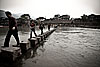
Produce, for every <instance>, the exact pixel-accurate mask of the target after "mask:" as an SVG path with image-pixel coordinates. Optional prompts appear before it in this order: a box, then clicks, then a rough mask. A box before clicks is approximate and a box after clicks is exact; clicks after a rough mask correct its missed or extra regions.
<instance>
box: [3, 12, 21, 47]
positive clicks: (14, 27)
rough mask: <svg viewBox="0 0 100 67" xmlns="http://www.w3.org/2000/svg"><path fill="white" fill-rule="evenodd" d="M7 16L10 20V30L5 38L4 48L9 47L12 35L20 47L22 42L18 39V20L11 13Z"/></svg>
mask: <svg viewBox="0 0 100 67" xmlns="http://www.w3.org/2000/svg"><path fill="white" fill-rule="evenodd" d="M5 14H6V16H7V17H8V19H9V30H8V33H7V35H6V38H5V42H4V47H9V41H10V37H11V35H13V36H14V38H15V39H16V41H17V45H15V46H19V44H20V42H19V37H18V29H17V23H16V20H15V18H14V17H12V14H11V12H9V11H7V12H5Z"/></svg>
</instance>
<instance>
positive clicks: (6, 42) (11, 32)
mask: <svg viewBox="0 0 100 67" xmlns="http://www.w3.org/2000/svg"><path fill="white" fill-rule="evenodd" d="M11 35H13V36H14V37H15V39H16V41H17V45H19V37H18V32H17V31H15V30H9V31H8V33H7V36H6V38H5V42H4V47H9V41H10V37H11Z"/></svg>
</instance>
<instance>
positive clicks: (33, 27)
mask: <svg viewBox="0 0 100 67" xmlns="http://www.w3.org/2000/svg"><path fill="white" fill-rule="evenodd" d="M35 26H36V24H35V23H34V21H33V20H31V23H30V27H31V33H30V38H32V31H33V32H34V35H35V36H36V37H37V34H36V33H35Z"/></svg>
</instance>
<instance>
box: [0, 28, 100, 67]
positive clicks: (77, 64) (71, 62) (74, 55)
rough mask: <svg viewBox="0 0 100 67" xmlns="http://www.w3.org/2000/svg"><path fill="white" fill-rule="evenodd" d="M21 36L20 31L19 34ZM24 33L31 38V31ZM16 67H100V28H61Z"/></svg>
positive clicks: (3, 34)
mask: <svg viewBox="0 0 100 67" xmlns="http://www.w3.org/2000/svg"><path fill="white" fill-rule="evenodd" d="M0 31H1V30H0ZM2 32H5V30H2ZM25 33H26V34H25ZM21 34H22V33H21V31H20V32H19V35H21ZM23 34H24V35H27V37H28V33H27V32H23ZM1 35H2V36H1ZM24 35H23V36H20V39H23V38H24V39H25V36H24ZM4 36H5V33H2V34H1V33H0V43H1V44H2V41H3V40H4ZM21 37H22V38H21ZM13 66H14V67H100V29H92V28H79V27H58V28H57V30H56V31H55V32H53V33H52V34H51V35H50V36H49V37H48V38H47V39H46V40H45V42H44V43H43V44H42V46H40V47H38V48H37V49H36V51H35V54H34V52H33V51H30V52H29V54H26V55H25V56H24V57H23V58H22V59H21V61H20V63H19V64H17V65H13ZM13 66H12V67H13ZM10 67H11V66H10Z"/></svg>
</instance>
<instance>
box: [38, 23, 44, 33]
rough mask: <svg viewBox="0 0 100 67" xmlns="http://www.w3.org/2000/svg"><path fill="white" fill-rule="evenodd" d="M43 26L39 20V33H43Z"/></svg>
mask: <svg viewBox="0 0 100 67" xmlns="http://www.w3.org/2000/svg"><path fill="white" fill-rule="evenodd" d="M43 28H44V24H43V23H42V22H41V23H40V24H39V29H40V30H41V35H42V34H43Z"/></svg>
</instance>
